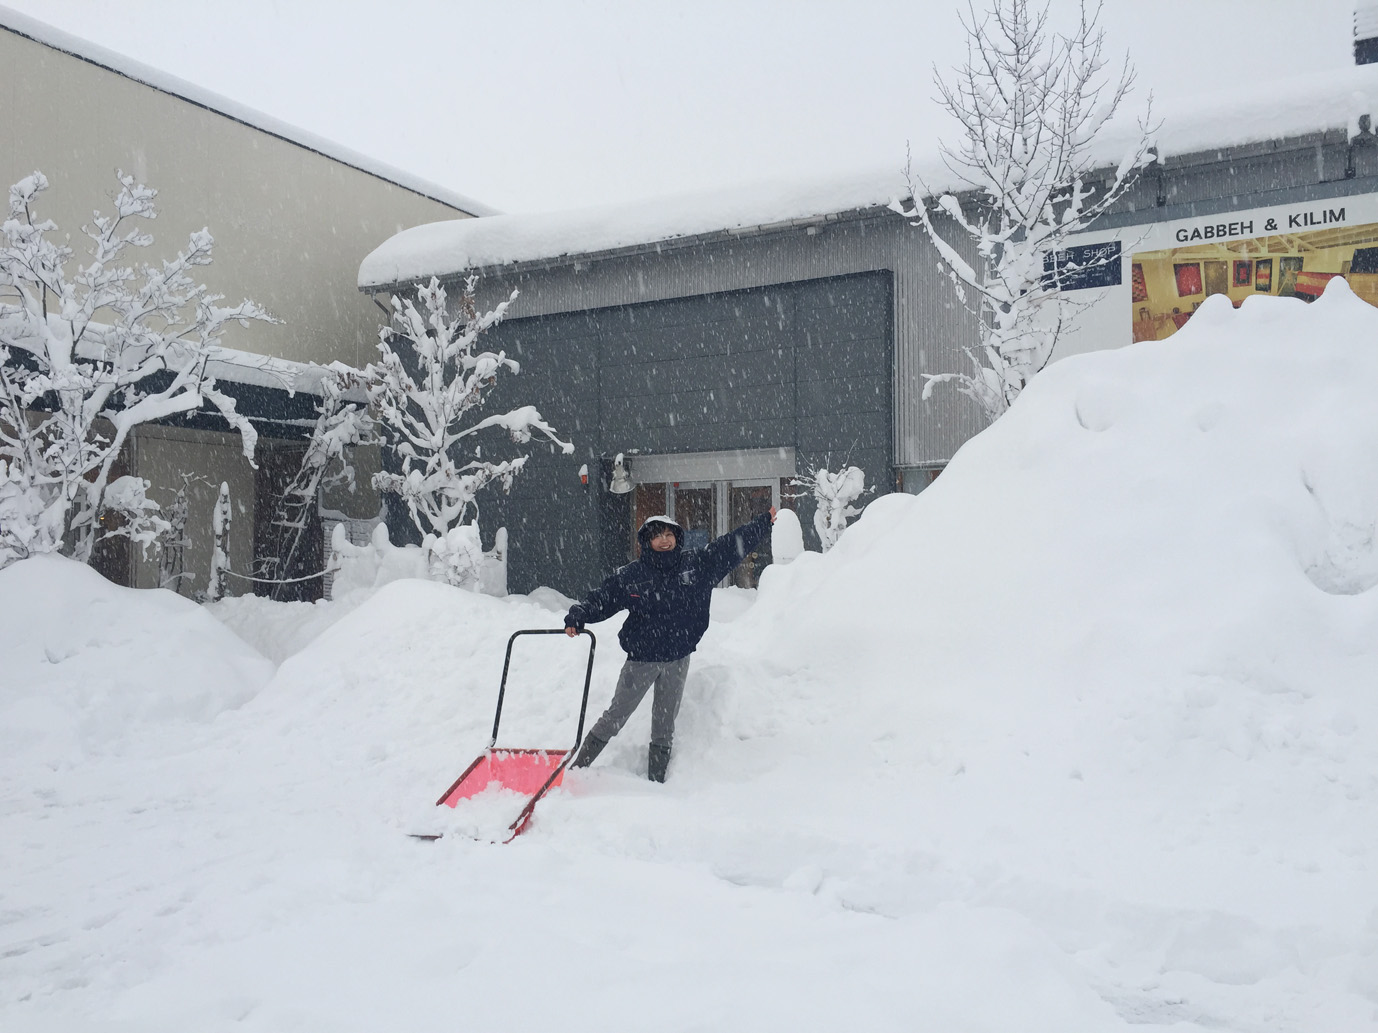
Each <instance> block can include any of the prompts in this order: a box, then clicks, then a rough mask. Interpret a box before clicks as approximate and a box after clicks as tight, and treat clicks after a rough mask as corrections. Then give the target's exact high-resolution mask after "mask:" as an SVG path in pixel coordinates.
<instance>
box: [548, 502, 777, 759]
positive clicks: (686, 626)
mask: <svg viewBox="0 0 1378 1033" xmlns="http://www.w3.org/2000/svg"><path fill="white" fill-rule="evenodd" d="M774 522H775V507H774V506H772V507H770V512H769V513H762V514H761V515H760V516H758V517H757V518H756V519H755V520H752V521H751V522H750V523H747V524H743V525H742V526H741V527H739V528H737V529H736V530H735V531H729V532H728V533H727V534H725V535H723V536H722V537H721V538H717V539H714V540H713V541H711V542H709V543H708V545H706V546H704V547H703V548H702V549H694V550H691V551H688V552H686V551H685V550H684V548H683V537H684V528H682V527H681V526H680V525H679V524H677V523H676V522H675V521H673V520H671V519H670V518H669V517H668V516H663V515H661V516H653V517H648V518H647V519H646V521H645V522H644V523H643V524H642V525H641V529H640V530H638V531H637V532H636V540H637V543H638V544H639V545H640V546H641V557H640V558H639V559H637V560H636V561H634V562H632V563H629V564H627V565H626V566H625V567H622V568H620V569H619V570H617V571H614V572H613V574H612V575H611V576H609V577H608V578H607V580H605V581H604V582H603V584H602V585H600V586H599V587H598V588H596V589H594V590H593V591H592V592H590V593H589V594H588V596H587V598H585V599H584V601H583V602H581V603H577V604H575V605H574V606H571V607H570V609H569V613H567V614H566V615H565V634H567V635H570V636H571V637H572V636H575V635H578V634H579V632H580V631H582V630H583V628H584V625H585V624H596V623H597V622H598V621H603V620H607V619H608V618H609V617H611V616H613V615H614V614H616V613H618V612H620V611H622V610H627V611H628V616H627V620H626V622H625V623H624V624H623V625H622V630H621V631H620V632H618V636H617V637H618V641H620V642H621V643H622V648H623V649H625V650H626V651H627V662H626V663H625V664H623V665H622V673H621V674H620V675H619V676H618V679H617V688H616V689H615V690H614V691H613V696H612V702H611V703H609V704H608V709H607V710H605V711H604V712H603V716H602V717H600V718H599V719H598V720H597V721H596V722H595V723H594V726H593V728H592V729H590V730H589V734H588V737H587V738H586V739H585V740H584V745H583V748H582V749H580V750H579V753H578V755H577V756H576V757H575V758H574V763H573V766H574V767H576V768H583V767H587V766H588V765H590V764H592V763H593V761H594V758H596V757H597V756H598V754H600V753H601V752H603V747H605V746H607V744H608V740H609V739H611V738H612V737H613V736H614V735H616V734H617V733H618V732H619V731H620V730H621V729H622V726H623V725H624V724H626V723H627V719H628V718H630V717H631V716H632V713H633V712H634V711H635V710H636V708H637V706H638V705H639V704H640V703H641V700H642V698H643V697H644V696H645V695H646V690H647V689H649V688H650V687H651V685H652V684H654V685H655V697H654V700H653V701H652V704H651V706H652V709H651V746H650V750H649V754H648V758H647V764H646V777H647V778H649V779H651V781H653V782H664V781H665V775H666V772H667V771H668V770H669V767H670V749H671V747H672V746H673V745H674V738H675V717H676V716H677V715H678V714H679V704H680V699H681V698H682V697H683V695H684V682H685V679H686V678H687V677H688V676H689V655H690V654H691V653H693V651H694V648H695V647H696V646H697V645H698V644H699V639H701V638H703V633H704V632H705V631H707V630H708V609H709V603H710V602H711V600H712V597H713V586H714V585H716V584H717V583H718V582H719V581H721V580H722V579H723V578H725V577H727V575H728V574H730V573H732V571H733V570H734V569H735V568H736V567H737V565H738V564H739V563H741V562H742V560H744V559H745V558H746V557H747V556H748V555H749V554H750V553H752V552H754V551H755V549H756V547H757V546H758V545H759V544H760V543H761V540H762V539H764V538H765V536H766V535H767V534H769V533H770V525H771V524H773V523H774Z"/></svg>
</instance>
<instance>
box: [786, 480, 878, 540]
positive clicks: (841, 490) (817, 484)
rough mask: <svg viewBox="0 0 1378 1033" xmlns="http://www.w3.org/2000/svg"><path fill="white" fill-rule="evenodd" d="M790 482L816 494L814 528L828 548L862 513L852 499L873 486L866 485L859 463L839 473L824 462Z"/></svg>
mask: <svg viewBox="0 0 1378 1033" xmlns="http://www.w3.org/2000/svg"><path fill="white" fill-rule="evenodd" d="M790 483H791V484H793V485H797V486H799V487H802V488H807V489H808V490H809V494H811V495H812V496H813V500H814V503H815V505H816V508H815V509H814V512H813V529H814V530H815V531H816V532H818V540H819V542H820V543H821V544H822V546H823V551H824V552H827V551H828V550H829V549H831V548H832V547H833V546H834V545H836V544H837V540H838V539H839V538H841V537H842V532H843V531H845V530H846V529H847V522H848V521H849V520H851V519H852V517H854V516H859V515H860V514H861V510H860V509H858V508H857V507H856V506H854V505H852V503H854V502H856V501H857V499H859V498H861V496H863V495H865V494H866V493H867V492H868V491H870V490H871V489H870V488H867V487H866V474H865V473H863V472H862V470H861V467H859V466H844V467H842V469H840V470H838V471H837V472H836V473H834V472H832V471H829V470H827V469H825V468H824V467H821V466H820V467H819V468H818V469H816V470H812V471H810V472H809V473H808V474H806V475H805V476H803V477H799V478H796V479H795V480H792V481H790Z"/></svg>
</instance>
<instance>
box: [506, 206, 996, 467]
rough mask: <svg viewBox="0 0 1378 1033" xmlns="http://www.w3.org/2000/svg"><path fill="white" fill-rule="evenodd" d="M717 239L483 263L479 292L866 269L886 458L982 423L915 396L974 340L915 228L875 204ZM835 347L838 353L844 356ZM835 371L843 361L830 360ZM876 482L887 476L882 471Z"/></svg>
mask: <svg viewBox="0 0 1378 1033" xmlns="http://www.w3.org/2000/svg"><path fill="white" fill-rule="evenodd" d="M809 229H810V228H809V227H803V226H800V227H794V228H791V229H788V230H783V231H776V232H769V233H761V234H756V235H750V236H735V237H734V236H729V235H723V236H722V238H721V239H715V240H711V241H699V242H696V243H693V244H690V245H679V246H671V245H666V246H664V247H662V248H660V249H658V250H651V251H644V252H639V253H635V254H629V255H622V256H616V257H610V258H600V259H597V260H593V261H587V262H575V261H574V260H573V259H571V260H569V261H567V262H562V263H556V264H551V265H549V266H545V267H539V268H531V267H528V268H523V269H520V270H518V271H516V272H513V271H510V270H487V271H485V276H484V278H483V279H482V280H481V282H480V292H481V296H480V301H481V303H483V304H486V305H491V304H493V303H495V302H496V301H498V300H501V299H502V298H504V297H506V296H507V295H508V294H510V293H511V291H512V290H513V288H516V289H518V290H519V291H520V292H521V294H520V295H519V297H518V299H517V302H516V303H515V304H514V305H513V306H512V308H511V310H510V314H511V317H512V318H514V319H519V318H525V317H530V316H535V315H543V314H550V313H560V312H576V311H583V310H589V309H603V308H611V307H615V306H619V305H629V304H637V303H640V302H647V301H660V300H669V299H675V298H691V297H696V296H701V295H708V294H715V293H720V292H724V291H731V290H740V289H743V288H752V287H764V286H775V285H782V284H789V283H797V282H803V281H809V280H816V279H823V278H828V277H835V276H843V275H847V274H851V273H858V272H867V271H880V270H884V271H888V272H890V273H891V274H892V275H893V278H894V300H893V307H892V313H891V322H892V325H893V328H894V331H893V332H894V340H893V354H894V365H893V367H892V369H891V371H890V378H891V382H892V387H893V392H894V394H893V397H892V402H891V408H892V411H893V412H894V413H895V414H896V419H895V424H894V426H893V428H892V430H891V433H892V439H893V440H892V445H891V448H892V451H893V456H894V460H893V462H894V464H895V465H896V466H916V465H925V464H935V463H942V462H945V461H946V460H947V459H948V458H949V457H950V456H951V455H952V453H953V452H954V451H956V449H957V448H958V447H960V445H961V443H962V442H963V441H965V440H967V438H969V437H971V436H972V435H973V434H975V433H976V432H977V431H979V430H980V429H981V427H982V425H983V424H982V420H981V416H980V414H979V412H978V411H977V409H976V407H975V406H974V405H973V404H972V403H971V402H970V401H969V400H968V399H966V398H965V397H964V396H962V395H959V394H958V393H957V392H955V391H939V392H937V394H936V395H935V396H934V398H933V399H932V400H931V401H929V402H927V403H924V402H921V400H920V395H921V393H922V390H923V378H922V376H921V374H923V373H936V372H946V371H950V370H957V369H961V368H962V365H963V363H965V362H966V358H965V356H964V355H963V354H962V353H961V350H960V349H961V342H963V341H966V340H969V339H972V338H974V335H975V332H976V320H975V317H974V316H972V315H971V314H970V313H969V312H967V311H966V310H965V308H964V307H963V306H962V305H961V303H960V302H959V301H958V300H957V296H956V294H955V292H954V291H953V289H952V285H951V284H950V283H949V282H948V280H947V279H946V277H939V276H936V275H934V267H935V266H936V263H937V262H938V255H937V251H936V250H935V249H934V248H933V246H932V244H931V243H930V242H929V241H928V239H927V238H926V237H925V236H924V233H923V231H922V230H921V229H917V228H914V227H912V226H910V225H909V224H908V223H906V222H905V221H904V220H903V219H901V218H900V217H899V216H897V215H895V214H893V213H891V212H888V211H884V210H880V211H875V212H870V213H866V214H865V215H863V216H861V217H853V218H848V219H837V220H834V221H832V222H828V223H826V224H824V225H821V226H815V227H812V229H813V230H814V232H812V233H810V232H809ZM845 359H846V356H839V361H840V362H845ZM839 369H845V365H839ZM873 476H875V478H876V480H877V481H878V482H882V481H883V482H884V483H885V484H886V485H887V486H888V484H889V476H888V471H887V473H886V476H884V477H882V476H881V474H880V472H879V471H877V472H876V473H875V474H874V475H873Z"/></svg>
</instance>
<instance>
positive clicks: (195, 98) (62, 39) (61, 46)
mask: <svg viewBox="0 0 1378 1033" xmlns="http://www.w3.org/2000/svg"><path fill="white" fill-rule="evenodd" d="M0 29H4V30H6V31H8V32H11V33H13V34H14V35H16V36H22V37H23V38H25V39H28V40H31V41H33V42H34V43H38V44H40V45H41V46H45V47H48V48H50V49H52V50H57V51H60V52H61V53H64V54H67V55H68V56H70V57H74V58H76V59H77V60H79V61H85V62H86V63H87V64H91V65H95V66H96V67H97V68H103V69H105V70H106V71H107V72H113V73H115V74H116V75H119V76H123V77H124V78H126V79H132V80H133V81H134V82H137V83H140V84H141V85H144V86H147V87H149V88H150V89H154V90H157V91H158V92H160V93H166V94H168V95H169V96H173V97H176V98H178V99H179V100H183V101H186V102H187V103H188V104H194V105H196V106H197V107H199V108H205V109H206V110H207V111H210V112H213V113H214V114H217V115H220V116H221V117H223V118H228V119H230V120H231V121H233V122H239V123H240V124H242V125H246V126H248V127H249V128H250V129H256V130H258V131H259V132H261V133H266V134H267V135H269V136H272V137H276V138H277V139H279V140H282V141H284V142H286V143H290V144H292V145H294V146H296V147H301V148H303V149H305V150H308V151H311V152H313V153H315V154H319V155H321V156H322V157H324V158H329V159H330V160H331V161H336V162H339V163H340V164H341V165H348V166H349V167H350V168H353V169H356V170H357V171H359V172H362V173H364V174H365V175H369V176H373V177H374V178H375V179H381V180H384V181H385V182H388V183H391V184H392V185H393V186H397V187H401V188H402V189H403V190H409V191H411V192H412V193H414V194H420V195H421V196H422V197H426V198H429V199H430V200H432V201H436V202H438V203H439V204H443V205H446V206H447V207H450V208H454V209H455V210H457V211H460V212H463V213H465V214H466V215H473V216H486V215H497V214H499V212H498V210H497V209H496V208H491V207H489V206H488V205H486V204H483V203H481V202H479V201H475V200H474V199H473V198H471V197H466V196H465V195H463V194H460V193H456V192H455V191H453V190H448V189H446V188H445V187H442V186H439V185H437V184H435V183H431V182H428V181H427V180H424V179H422V178H420V177H419V176H414V175H412V174H411V173H409V172H406V171H404V170H403V169H399V168H396V167H395V166H392V165H389V164H387V163H386V162H382V161H378V160H376V159H374V158H370V157H368V156H367V155H365V154H360V153H359V152H358V151H353V150H350V149H349V148H347V147H344V146H342V145H340V144H337V143H335V142H333V141H331V140H327V139H325V138H324V137H321V136H317V135H315V134H314V133H310V132H308V131H306V130H305V129H299V128H298V127H296V126H293V125H290V124H289V123H286V122H283V121H280V120H279V119H276V118H273V117H272V116H271V115H267V114H264V113H263V112H261V111H258V110H256V109H254V108H251V107H248V106H247V105H244V104H239V103H237V102H235V101H232V100H230V99H229V98H228V97H222V96H220V95H219V94H217V93H212V92H211V91H210V90H206V89H203V88H202V87H200V86H197V85H195V84H194V83H189V82H187V81H186V80H185V79H179V78H177V77H176V76H175V75H172V74H170V73H168V72H164V71H161V70H159V69H156V68H153V67H151V66H149V65H145V64H143V63H141V62H139V61H136V60H134V59H133V58H131V57H126V56H125V55H123V54H120V53H117V52H115V51H113V50H107V49H106V48H104V47H102V46H99V45H98V44H95V43H92V42H90V41H89V40H85V39H82V38H81V37H79V36H73V35H71V34H70V33H67V32H63V31H62V30H61V29H58V28H55V27H53V26H51V25H49V24H47V23H46V22H41V21H39V20H37V19H36V18H31V17H29V16H28V15H26V14H20V13H19V12H18V11H15V10H12V9H11V8H8V7H3V6H0Z"/></svg>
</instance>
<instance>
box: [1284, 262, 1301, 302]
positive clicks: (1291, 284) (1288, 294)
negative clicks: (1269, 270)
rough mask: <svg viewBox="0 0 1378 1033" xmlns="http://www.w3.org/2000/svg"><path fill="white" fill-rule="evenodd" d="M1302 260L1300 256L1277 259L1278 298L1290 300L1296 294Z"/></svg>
mask: <svg viewBox="0 0 1378 1033" xmlns="http://www.w3.org/2000/svg"><path fill="white" fill-rule="evenodd" d="M1302 265H1303V259H1302V257H1301V256H1300V255H1288V256H1287V257H1286V258H1279V259H1278V297H1279V298H1292V297H1296V294H1297V277H1298V276H1299V275H1300V274H1301V269H1302Z"/></svg>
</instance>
